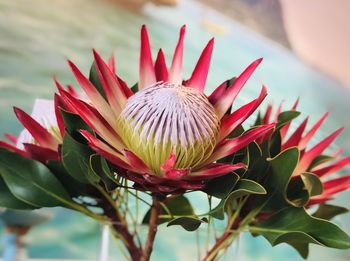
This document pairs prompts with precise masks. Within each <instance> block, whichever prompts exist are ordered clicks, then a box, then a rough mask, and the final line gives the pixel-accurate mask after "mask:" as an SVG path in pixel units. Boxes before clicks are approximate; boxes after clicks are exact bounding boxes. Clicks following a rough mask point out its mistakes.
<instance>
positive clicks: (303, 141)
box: [299, 112, 328, 150]
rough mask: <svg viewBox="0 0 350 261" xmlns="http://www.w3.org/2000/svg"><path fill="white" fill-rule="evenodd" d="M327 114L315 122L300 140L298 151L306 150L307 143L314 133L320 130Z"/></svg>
mask: <svg viewBox="0 0 350 261" xmlns="http://www.w3.org/2000/svg"><path fill="white" fill-rule="evenodd" d="M327 116H328V112H326V113H325V114H324V115H323V116H322V117H321V118H320V119H319V120H318V121H317V122H316V124H315V125H314V126H313V127H312V128H311V129H310V130H309V131H308V133H306V135H305V136H304V137H303V138H302V139H301V141H300V143H299V149H300V150H303V149H305V148H306V145H307V144H308V143H309V141H310V140H311V138H312V137H313V136H314V135H315V133H316V131H317V130H318V129H319V128H320V126H321V125H322V123H323V122H324V120H325V119H326V118H327Z"/></svg>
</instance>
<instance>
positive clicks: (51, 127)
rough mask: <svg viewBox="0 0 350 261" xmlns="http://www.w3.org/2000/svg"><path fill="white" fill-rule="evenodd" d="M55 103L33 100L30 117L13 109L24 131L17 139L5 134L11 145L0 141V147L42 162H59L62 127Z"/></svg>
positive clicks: (17, 109) (19, 110) (21, 111)
mask: <svg viewBox="0 0 350 261" xmlns="http://www.w3.org/2000/svg"><path fill="white" fill-rule="evenodd" d="M55 102H57V99H56V98H55V101H52V100H44V99H37V100H35V103H34V107H33V111H32V113H31V115H28V114H27V113H26V112H24V111H23V110H21V109H19V108H16V107H15V108H14V112H15V114H16V116H17V118H18V120H19V121H20V122H21V123H22V125H23V126H24V128H25V129H24V130H23V131H22V132H21V133H20V135H19V136H18V137H16V136H14V135H11V134H5V136H6V137H7V138H8V140H9V141H10V142H11V143H7V142H4V141H0V147H5V148H7V149H9V150H11V151H14V152H17V153H19V154H21V155H23V156H26V157H29V158H33V159H35V160H38V161H42V162H46V161H48V160H59V158H60V153H59V146H60V144H61V143H62V137H63V134H64V127H63V122H62V120H61V118H60V114H58V113H57V112H58V111H57V110H55ZM56 107H57V106H56ZM58 122H60V124H59V123H58Z"/></svg>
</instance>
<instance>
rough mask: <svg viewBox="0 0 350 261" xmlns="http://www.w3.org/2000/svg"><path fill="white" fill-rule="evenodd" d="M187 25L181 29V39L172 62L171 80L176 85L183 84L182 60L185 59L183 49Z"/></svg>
mask: <svg viewBox="0 0 350 261" xmlns="http://www.w3.org/2000/svg"><path fill="white" fill-rule="evenodd" d="M185 32H186V26H185V25H184V26H182V27H181V29H180V35H179V41H178V42H177V45H176V48H175V53H174V56H173V61H172V63H171V67H170V71H169V81H170V82H172V83H174V84H175V85H181V83H182V77H181V70H182V60H183V49H184V38H185Z"/></svg>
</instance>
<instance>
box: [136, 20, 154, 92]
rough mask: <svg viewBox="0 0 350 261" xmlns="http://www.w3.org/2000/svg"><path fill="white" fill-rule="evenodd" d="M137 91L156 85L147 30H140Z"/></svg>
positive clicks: (143, 28) (144, 27)
mask: <svg viewBox="0 0 350 261" xmlns="http://www.w3.org/2000/svg"><path fill="white" fill-rule="evenodd" d="M139 74H140V75H139V84H138V87H139V90H142V89H144V88H145V87H148V86H150V85H152V84H154V83H156V74H155V71H154V67H153V60H152V53H151V46H150V43H149V38H148V33H147V28H146V26H145V25H143V26H142V28H141V48H140V69H139Z"/></svg>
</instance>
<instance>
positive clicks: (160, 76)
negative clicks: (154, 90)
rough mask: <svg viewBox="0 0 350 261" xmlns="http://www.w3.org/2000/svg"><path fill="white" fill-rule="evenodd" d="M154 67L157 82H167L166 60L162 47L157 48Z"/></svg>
mask: <svg viewBox="0 0 350 261" xmlns="http://www.w3.org/2000/svg"><path fill="white" fill-rule="evenodd" d="M154 68H155V72H156V78H157V82H159V81H161V82H167V81H168V80H169V75H168V69H167V67H166V62H165V58H164V53H163V51H162V49H159V52H158V55H157V59H156V63H155V65H154Z"/></svg>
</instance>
